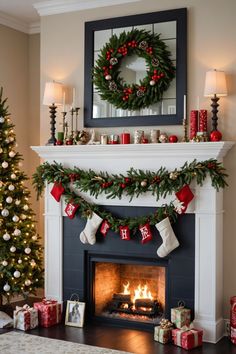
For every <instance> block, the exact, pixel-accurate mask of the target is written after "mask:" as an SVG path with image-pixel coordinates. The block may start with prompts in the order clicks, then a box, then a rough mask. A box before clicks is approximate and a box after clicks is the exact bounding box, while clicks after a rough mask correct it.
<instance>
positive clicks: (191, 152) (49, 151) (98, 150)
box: [31, 141, 235, 160]
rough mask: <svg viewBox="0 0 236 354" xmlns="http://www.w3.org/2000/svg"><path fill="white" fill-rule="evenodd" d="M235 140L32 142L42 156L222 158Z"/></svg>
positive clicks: (81, 157)
mask: <svg viewBox="0 0 236 354" xmlns="http://www.w3.org/2000/svg"><path fill="white" fill-rule="evenodd" d="M234 144H235V142H233V141H219V142H201V143H176V144H171V143H165V144H129V145H128V144H127V145H122V144H120V145H62V146H32V147H31V148H32V150H34V151H35V152H36V153H37V154H38V155H39V156H40V157H41V158H43V159H46V160H51V159H63V158H65V159H67V158H68V157H69V158H72V157H74V158H76V157H77V158H78V157H79V158H80V159H84V158H91V157H92V158H100V159H101V158H102V159H103V158H107V157H112V158H114V159H116V158H119V159H122V158H125V159H127V158H132V157H135V158H137V157H139V158H145V157H147V156H148V157H149V158H150V157H152V156H153V157H155V158H157V157H160V158H161V157H162V158H163V157H171V158H173V159H175V158H184V157H186V159H189V158H192V159H194V158H197V159H199V158H201V159H208V158H215V159H222V158H223V157H224V156H225V155H226V154H227V152H228V151H229V150H230V149H231V148H232V146H233V145H234Z"/></svg>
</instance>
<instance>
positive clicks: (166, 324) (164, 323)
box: [160, 318, 173, 329]
mask: <svg viewBox="0 0 236 354" xmlns="http://www.w3.org/2000/svg"><path fill="white" fill-rule="evenodd" d="M160 327H161V328H162V329H169V328H172V327H173V323H172V322H170V321H169V320H167V319H165V318H162V320H161V321H160Z"/></svg>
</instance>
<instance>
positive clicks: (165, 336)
mask: <svg viewBox="0 0 236 354" xmlns="http://www.w3.org/2000/svg"><path fill="white" fill-rule="evenodd" d="M171 331H172V329H171V328H162V327H161V326H155V327H154V340H156V341H157V342H159V343H162V344H166V343H169V342H170V341H171V339H172V336H171V334H172V333H171Z"/></svg>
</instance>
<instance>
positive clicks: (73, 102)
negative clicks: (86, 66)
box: [72, 88, 75, 108]
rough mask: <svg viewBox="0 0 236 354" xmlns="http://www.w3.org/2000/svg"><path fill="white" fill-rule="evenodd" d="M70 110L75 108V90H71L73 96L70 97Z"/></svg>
mask: <svg viewBox="0 0 236 354" xmlns="http://www.w3.org/2000/svg"><path fill="white" fill-rule="evenodd" d="M72 97H73V99H72V108H75V88H73V95H72Z"/></svg>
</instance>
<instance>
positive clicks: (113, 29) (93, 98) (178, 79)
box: [84, 8, 187, 127]
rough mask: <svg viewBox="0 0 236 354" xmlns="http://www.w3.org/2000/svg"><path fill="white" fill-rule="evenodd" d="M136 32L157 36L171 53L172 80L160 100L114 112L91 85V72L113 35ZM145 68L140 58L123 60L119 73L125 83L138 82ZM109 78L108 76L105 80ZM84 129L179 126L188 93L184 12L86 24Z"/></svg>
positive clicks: (142, 15)
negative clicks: (135, 30)
mask: <svg viewBox="0 0 236 354" xmlns="http://www.w3.org/2000/svg"><path fill="white" fill-rule="evenodd" d="M134 29H137V30H139V31H147V32H148V33H150V34H154V35H158V36H159V38H160V40H161V41H162V42H164V43H165V45H166V48H167V50H168V51H169V52H170V56H169V57H170V60H171V61H172V63H173V66H174V67H175V77H174V78H173V79H172V80H171V83H170V85H169V87H168V89H167V90H166V91H165V92H164V93H163V95H162V96H161V99H160V100H159V101H158V102H155V103H154V104H152V105H150V106H148V107H144V108H140V109H135V110H130V109H123V108H117V107H116V106H115V105H113V104H111V103H109V102H108V101H107V100H105V99H102V98H101V94H100V93H99V92H98V89H97V88H96V86H95V85H94V83H93V75H92V73H93V69H94V67H95V66H96V63H97V60H98V58H99V55H100V54H101V50H102V48H104V46H105V45H106V44H107V43H108V42H109V40H110V39H111V37H112V36H113V35H116V36H117V38H119V36H120V35H121V33H122V32H123V33H124V32H125V33H129V32H130V31H132V30H134ZM147 70H148V69H147V65H146V63H145V60H143V58H140V57H139V56H134V55H132V56H127V57H126V58H124V59H123V60H122V65H120V67H119V73H121V74H122V77H124V78H125V81H126V82H129V81H130V82H135V81H136V82H141V80H142V79H143V77H145V75H146V73H147ZM107 77H108V76H107ZM84 83H85V84H84V126H85V127H126V126H150V125H180V124H182V121H183V111H184V107H183V106H184V95H186V89H187V9H186V8H183V9H175V10H168V11H161V12H153V13H146V14H141V15H133V16H125V17H116V18H110V19H104V20H98V21H91V22H86V23H85V77H84Z"/></svg>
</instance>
